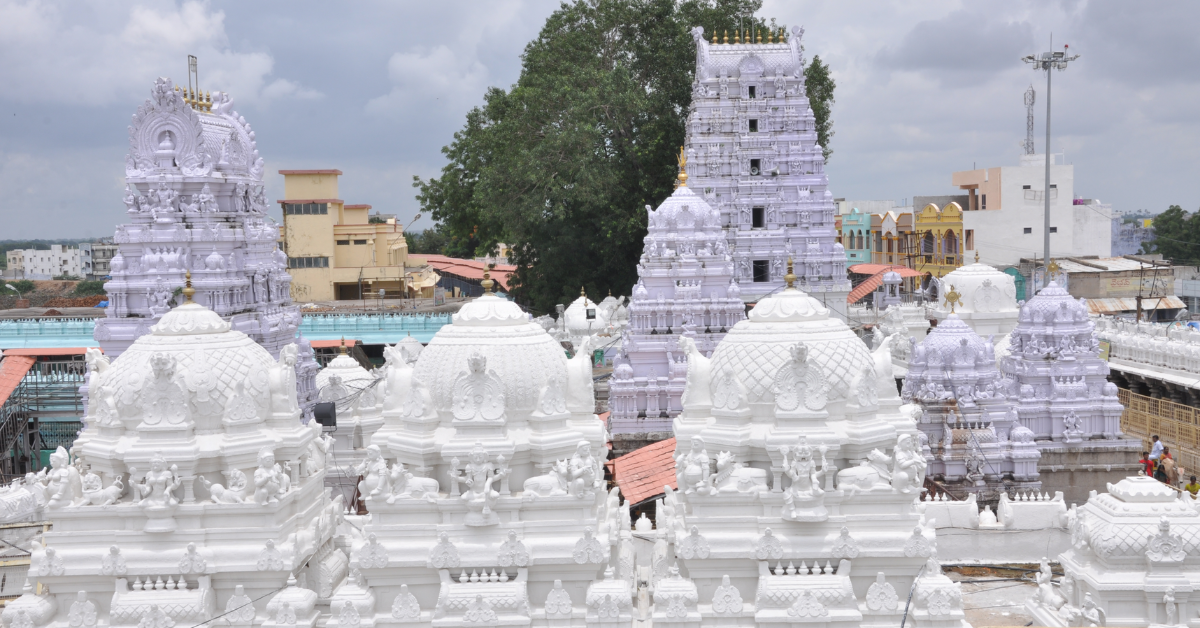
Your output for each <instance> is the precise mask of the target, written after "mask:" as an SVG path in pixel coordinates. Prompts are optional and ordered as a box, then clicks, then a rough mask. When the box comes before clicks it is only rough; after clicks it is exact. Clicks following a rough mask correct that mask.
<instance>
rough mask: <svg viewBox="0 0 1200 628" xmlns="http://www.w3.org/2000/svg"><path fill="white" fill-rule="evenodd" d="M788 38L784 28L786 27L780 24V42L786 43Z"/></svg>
mask: <svg viewBox="0 0 1200 628" xmlns="http://www.w3.org/2000/svg"><path fill="white" fill-rule="evenodd" d="M786 39H787V31H786V30H784V28H783V27H782V26H780V27H779V43H781V44H782V43H786V42H785V40H786Z"/></svg>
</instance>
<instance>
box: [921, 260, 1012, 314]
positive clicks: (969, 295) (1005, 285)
mask: <svg viewBox="0 0 1200 628" xmlns="http://www.w3.org/2000/svg"><path fill="white" fill-rule="evenodd" d="M941 282H942V293H941V294H939V295H938V296H939V304H938V305H937V308H936V309H937V310H939V311H940V312H941V314H943V315H944V314H945V313H947V312H949V311H950V306H949V305H947V304H946V302H945V298H946V293H947V292H949V291H950V289H951V287H953V289H954V291H955V292H957V293H958V294H959V295H960V297H959V298H960V299H961V300H962V304H961V305H958V304H955V306H954V311H955V312H958V313H962V314H975V313H979V314H992V313H1000V312H1016V311H1017V286H1016V283H1015V282H1014V280H1013V278H1012V275H1009V274H1006V273H1003V272H1000V271H998V270H996V269H995V268H994V267H992V266H988V265H987V264H982V263H980V262H975V263H974V264H970V265H967V266H963V267H961V268H956V269H955V270H953V271H951V272H950V273H948V274H947V275H946V276H945V277H942V279H941Z"/></svg>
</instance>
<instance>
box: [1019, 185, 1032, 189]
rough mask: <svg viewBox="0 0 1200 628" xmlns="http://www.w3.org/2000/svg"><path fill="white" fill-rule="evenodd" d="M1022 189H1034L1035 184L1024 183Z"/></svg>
mask: <svg viewBox="0 0 1200 628" xmlns="http://www.w3.org/2000/svg"><path fill="white" fill-rule="evenodd" d="M1021 189H1022V190H1032V189H1033V186H1032V185H1022V186H1021Z"/></svg>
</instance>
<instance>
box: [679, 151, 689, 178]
mask: <svg viewBox="0 0 1200 628" xmlns="http://www.w3.org/2000/svg"><path fill="white" fill-rule="evenodd" d="M678 161H679V176H678V177H677V178H678V179H679V183H678V184H677V185H682V186H684V187H687V180H688V176H687V154H686V153H684V152H683V147H682V146H680V147H679V158H678Z"/></svg>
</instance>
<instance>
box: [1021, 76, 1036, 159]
mask: <svg viewBox="0 0 1200 628" xmlns="http://www.w3.org/2000/svg"><path fill="white" fill-rule="evenodd" d="M1036 98H1037V95H1036V93H1035V92H1034V91H1033V85H1030V86H1029V89H1027V90H1025V141H1024V142H1021V146H1022V147H1024V148H1025V154H1026V155H1032V154H1033V101H1034V100H1035V99H1036Z"/></svg>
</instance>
